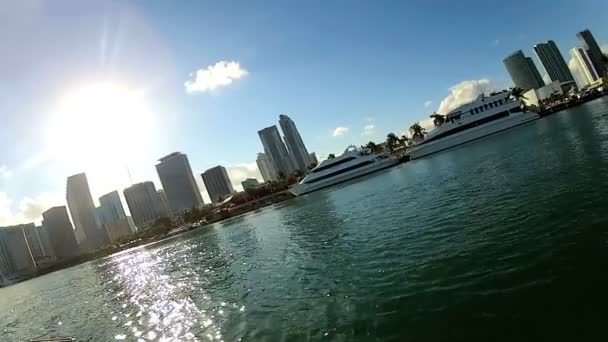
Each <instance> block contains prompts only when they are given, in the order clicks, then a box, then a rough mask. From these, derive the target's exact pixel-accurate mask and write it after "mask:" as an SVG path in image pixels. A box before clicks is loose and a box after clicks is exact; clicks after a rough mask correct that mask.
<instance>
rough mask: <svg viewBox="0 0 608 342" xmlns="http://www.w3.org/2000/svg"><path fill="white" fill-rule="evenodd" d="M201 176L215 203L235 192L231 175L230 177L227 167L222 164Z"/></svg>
mask: <svg viewBox="0 0 608 342" xmlns="http://www.w3.org/2000/svg"><path fill="white" fill-rule="evenodd" d="M201 176H202V177H203V182H204V183H205V188H206V189H207V193H208V194H209V198H211V202H213V204H215V203H218V202H221V201H223V200H224V199H226V198H227V197H229V196H230V195H232V194H233V193H234V188H233V187H232V183H230V177H228V172H226V168H225V167H223V166H221V165H218V166H215V167H212V168H210V169H209V170H207V171H205V172H204V173H203V174H201Z"/></svg>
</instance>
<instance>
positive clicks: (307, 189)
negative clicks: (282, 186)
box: [289, 157, 400, 196]
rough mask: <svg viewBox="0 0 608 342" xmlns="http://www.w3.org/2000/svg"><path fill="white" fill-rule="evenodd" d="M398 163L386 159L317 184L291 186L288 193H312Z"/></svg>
mask: <svg viewBox="0 0 608 342" xmlns="http://www.w3.org/2000/svg"><path fill="white" fill-rule="evenodd" d="M399 163H400V160H399V159H397V158H393V157H391V158H387V159H384V160H379V161H377V162H375V163H373V164H370V165H368V166H364V167H361V168H360V169H357V170H355V171H353V172H346V173H343V174H340V175H337V176H336V177H332V178H328V179H327V180H324V181H320V182H317V183H314V184H297V185H295V186H293V187H292V188H291V189H289V192H291V193H292V194H294V195H296V196H302V195H305V194H308V193H311V192H313V191H317V190H321V189H325V188H328V187H331V186H334V185H337V184H340V183H343V182H346V181H349V180H351V179H355V178H358V177H362V176H365V175H369V174H371V173H374V172H378V171H380V170H384V169H387V168H389V167H392V166H395V165H397V164H399Z"/></svg>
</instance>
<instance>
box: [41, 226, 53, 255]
mask: <svg viewBox="0 0 608 342" xmlns="http://www.w3.org/2000/svg"><path fill="white" fill-rule="evenodd" d="M36 232H37V233H38V237H39V238H40V243H41V244H42V249H43V252H44V255H45V256H46V257H55V249H54V248H53V245H52V244H51V236H50V235H49V230H48V229H47V227H45V226H44V225H42V226H37V227H36Z"/></svg>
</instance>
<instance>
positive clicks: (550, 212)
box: [0, 99, 608, 341]
mask: <svg viewBox="0 0 608 342" xmlns="http://www.w3.org/2000/svg"><path fill="white" fill-rule="evenodd" d="M607 191H608V99H599V100H596V101H593V102H590V103H588V104H585V105H583V106H580V107H577V108H573V109H570V110H566V111H563V112H561V113H558V114H555V115H552V116H550V117H547V118H543V119H541V120H538V121H536V122H533V123H531V124H528V125H525V126H522V127H519V128H517V129H514V130H510V131H507V132H504V133H501V134H498V135H495V136H491V137H488V138H486V139H482V140H479V141H476V142H474V143H471V144H468V145H463V146H461V147H459V148H456V149H453V150H450V151H446V152H444V153H440V154H437V155H434V156H432V157H429V158H426V159H421V160H418V161H414V162H411V163H407V164H404V165H401V166H398V167H396V168H393V169H390V170H387V171H384V172H381V173H378V174H376V175H373V176H370V177H366V178H363V179H360V180H358V181H356V182H351V183H348V184H344V185H342V186H339V187H337V188H333V189H328V190H326V191H321V192H317V193H313V194H310V195H308V196H304V197H301V198H297V199H294V200H291V201H288V202H285V203H282V204H280V205H277V206H274V207H269V208H265V209H262V210H259V211H257V212H254V213H250V214H247V215H244V216H242V217H238V218H234V219H231V220H229V221H225V222H223V223H220V224H215V225H212V226H209V227H205V228H202V229H199V230H196V231H193V232H190V233H187V234H184V235H181V236H178V237H175V238H173V239H170V240H167V241H164V242H162V243H159V244H156V245H153V246H147V247H142V248H137V249H134V250H131V251H128V252H123V253H120V254H117V255H113V256H110V257H108V258H105V259H101V260H97V261H95V262H90V263H86V264H83V265H80V266H77V267H73V268H70V269H66V270H63V271H60V272H55V273H52V274H48V275H45V276H43V277H39V278H36V279H33V280H30V281H26V282H23V283H19V284H17V285H13V286H10V287H7V288H2V289H0V341H22V340H26V339H29V338H32V337H36V336H40V335H45V334H50V335H69V336H73V337H76V338H78V340H79V341H115V340H125V341H157V340H158V341H206V340H224V341H237V340H243V341H253V340H255V341H298V340H327V341H351V340H359V341H380V340H393V341H471V340H480V341H487V340H493V341H497V340H498V341H514V340H519V341H521V340H549V341H573V340H594V341H599V340H606V339H607V336H608V330H607V329H608V324H607V323H608V294H607V293H608V276H607V275H606V274H607V270H608V195H607Z"/></svg>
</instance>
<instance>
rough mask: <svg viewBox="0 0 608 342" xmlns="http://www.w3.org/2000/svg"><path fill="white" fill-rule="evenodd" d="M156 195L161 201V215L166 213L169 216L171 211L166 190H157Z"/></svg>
mask: <svg viewBox="0 0 608 342" xmlns="http://www.w3.org/2000/svg"><path fill="white" fill-rule="evenodd" d="M156 194H157V195H158V200H159V201H160V206H161V210H160V211H161V213H164V215H165V216H169V214H170V213H171V209H169V200H168V199H167V194H166V193H165V190H163V189H158V190H156Z"/></svg>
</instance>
